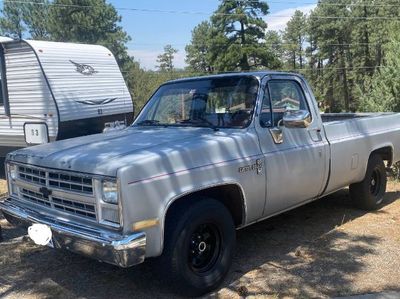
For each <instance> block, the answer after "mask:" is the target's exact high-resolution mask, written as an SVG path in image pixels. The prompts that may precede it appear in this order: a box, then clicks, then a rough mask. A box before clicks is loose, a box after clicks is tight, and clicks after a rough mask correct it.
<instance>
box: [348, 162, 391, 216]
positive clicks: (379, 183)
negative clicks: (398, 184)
mask: <svg viewBox="0 0 400 299" xmlns="http://www.w3.org/2000/svg"><path fill="white" fill-rule="evenodd" d="M386 183H387V176H386V168H385V164H384V163H383V160H382V157H381V156H379V155H372V156H371V157H370V158H369V161H368V166H367V172H366V174H365V178H364V180H363V181H361V182H360V183H356V184H352V185H350V197H351V199H352V200H353V202H354V204H355V205H356V207H358V208H360V209H363V210H376V209H378V208H379V207H380V206H381V205H382V202H383V198H384V195H385V192H386Z"/></svg>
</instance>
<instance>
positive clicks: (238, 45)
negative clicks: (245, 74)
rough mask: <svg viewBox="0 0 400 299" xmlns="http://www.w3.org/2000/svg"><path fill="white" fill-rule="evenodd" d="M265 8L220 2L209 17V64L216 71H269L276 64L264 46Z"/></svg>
mask: <svg viewBox="0 0 400 299" xmlns="http://www.w3.org/2000/svg"><path fill="white" fill-rule="evenodd" d="M268 9H269V7H268V4H267V3H266V2H262V1H258V0H256V1H254V0H243V1H234V0H223V1H221V4H220V5H219V7H218V9H217V10H216V11H215V13H214V15H213V16H212V17H211V23H212V30H213V34H212V38H213V40H212V44H213V45H214V47H213V48H212V49H211V50H212V52H213V53H212V61H213V62H214V65H215V67H216V69H217V70H219V71H232V70H245V71H246V70H250V69H254V68H259V67H264V68H265V67H270V66H271V65H274V63H275V62H276V61H275V60H276V59H275V57H274V55H272V53H271V52H270V51H268V48H267V47H266V45H265V42H264V40H265V31H266V29H267V24H266V23H265V21H264V20H263V17H264V16H266V15H267V14H268Z"/></svg>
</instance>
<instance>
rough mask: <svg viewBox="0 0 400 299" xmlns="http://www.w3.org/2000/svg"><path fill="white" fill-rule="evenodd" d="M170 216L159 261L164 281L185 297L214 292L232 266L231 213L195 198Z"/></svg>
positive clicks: (213, 203)
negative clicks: (191, 202)
mask: <svg viewBox="0 0 400 299" xmlns="http://www.w3.org/2000/svg"><path fill="white" fill-rule="evenodd" d="M169 216H171V217H169V219H167V220H169V221H167V223H166V225H167V226H166V234H165V246H164V252H163V255H162V256H161V258H160V266H161V267H162V272H163V273H164V278H166V280H167V281H168V282H169V283H170V286H171V287H173V288H174V291H175V292H177V293H180V294H182V295H186V296H200V295H203V294H205V293H207V292H210V291H212V290H214V289H215V288H216V287H217V286H218V285H219V284H220V283H221V282H222V281H223V280H224V278H225V276H226V274H227V273H228V271H229V268H230V266H231V263H232V257H233V252H234V247H235V243H236V233H235V226H234V223H233V219H232V216H231V214H230V213H229V212H228V210H227V209H226V208H225V206H224V205H223V204H222V203H220V202H218V201H216V200H214V199H210V198H196V201H194V202H193V204H191V205H189V206H186V207H185V208H183V209H179V211H175V213H173V215H169Z"/></svg>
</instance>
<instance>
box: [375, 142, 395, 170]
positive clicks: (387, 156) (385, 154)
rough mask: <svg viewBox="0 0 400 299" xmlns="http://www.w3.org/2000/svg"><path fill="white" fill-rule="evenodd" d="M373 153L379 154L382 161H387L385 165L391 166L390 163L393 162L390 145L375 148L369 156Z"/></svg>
mask: <svg viewBox="0 0 400 299" xmlns="http://www.w3.org/2000/svg"><path fill="white" fill-rule="evenodd" d="M373 154H377V155H380V156H381V157H382V159H383V160H384V161H387V166H388V167H390V166H392V163H393V149H392V148H391V147H390V146H386V147H382V148H379V149H376V150H374V151H373V152H372V153H371V156H372V155H373Z"/></svg>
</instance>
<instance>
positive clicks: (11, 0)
mask: <svg viewBox="0 0 400 299" xmlns="http://www.w3.org/2000/svg"><path fill="white" fill-rule="evenodd" d="M0 2H3V3H17V4H31V5H43V6H52V7H59V8H81V9H91V8H93V7H94V6H92V5H76V4H55V3H44V2H32V1H26V2H25V1H18V0H1V1H0ZM396 7H400V5H399V6H396ZM114 8H115V9H116V10H119V11H132V12H144V13H167V14H184V15H207V16H209V15H222V16H245V15H246V14H232V13H218V12H205V11H191V10H162V9H153V8H134V7H114ZM265 17H267V18H290V17H292V15H269V16H268V15H267V16H265ZM310 18H312V19H356V20H400V17H398V16H372V17H354V16H312V15H311V16H310Z"/></svg>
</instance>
